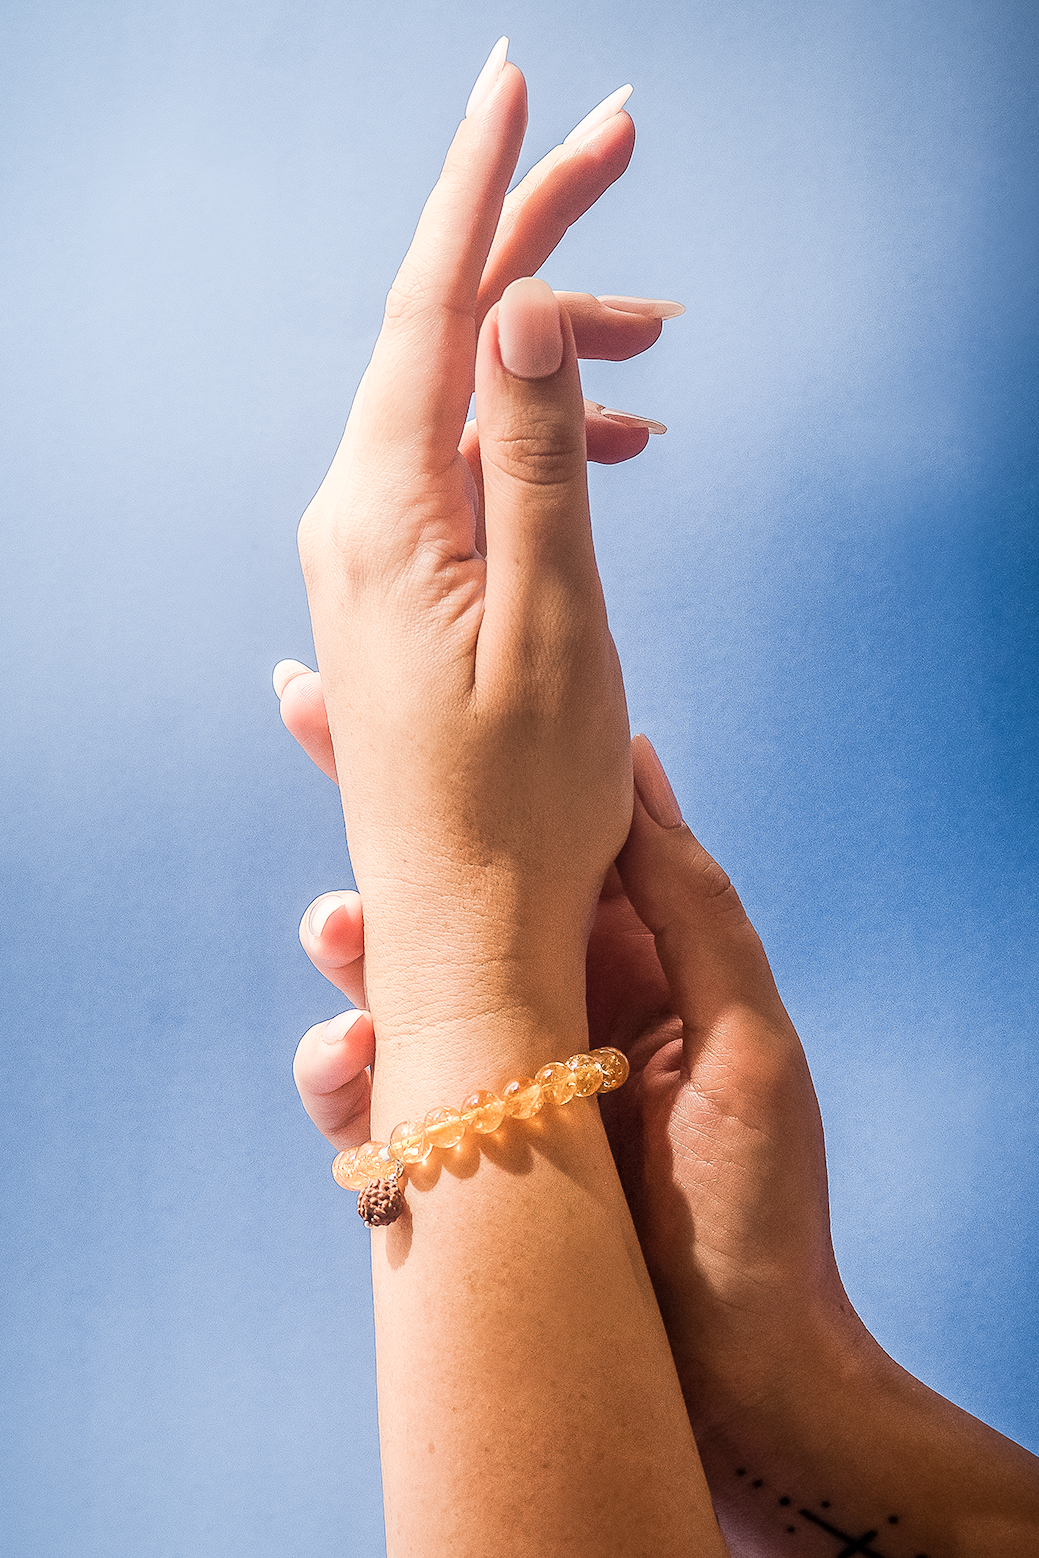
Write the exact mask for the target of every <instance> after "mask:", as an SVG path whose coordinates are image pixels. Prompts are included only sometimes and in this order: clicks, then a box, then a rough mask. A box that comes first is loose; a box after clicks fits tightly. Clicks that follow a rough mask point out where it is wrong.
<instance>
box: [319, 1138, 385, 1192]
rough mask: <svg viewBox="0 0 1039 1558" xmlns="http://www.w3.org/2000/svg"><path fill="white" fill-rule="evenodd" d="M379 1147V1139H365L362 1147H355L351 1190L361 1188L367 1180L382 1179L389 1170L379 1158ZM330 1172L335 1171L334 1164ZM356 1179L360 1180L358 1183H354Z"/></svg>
mask: <svg viewBox="0 0 1039 1558" xmlns="http://www.w3.org/2000/svg"><path fill="white" fill-rule="evenodd" d="M381 1147H382V1142H381V1141H366V1142H365V1144H364V1146H363V1147H358V1148H357V1150H356V1151H355V1153H354V1159H353V1163H352V1164H351V1170H350V1180H351V1183H350V1189H351V1190H363V1189H364V1187H365V1185H367V1184H368V1182H369V1180H372V1179H382V1178H383V1177H384V1176H385V1175H386V1174H387V1173H388V1172H389V1169H388V1168H387V1166H386V1164H385V1163H384V1162H383V1161H382V1160H381V1159H380V1158H379V1149H380V1148H381ZM332 1172H333V1173H335V1165H334V1164H333V1166H332ZM337 1177H338V1176H337ZM358 1179H359V1180H360V1181H361V1183H360V1185H357V1184H355V1183H354V1181H355V1180H358ZM339 1183H340V1184H342V1183H343V1181H342V1180H340V1181H339Z"/></svg>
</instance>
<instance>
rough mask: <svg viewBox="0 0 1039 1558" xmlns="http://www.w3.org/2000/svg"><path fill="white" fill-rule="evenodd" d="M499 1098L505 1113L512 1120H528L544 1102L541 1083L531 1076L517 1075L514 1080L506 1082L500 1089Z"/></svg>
mask: <svg viewBox="0 0 1039 1558" xmlns="http://www.w3.org/2000/svg"><path fill="white" fill-rule="evenodd" d="M501 1098H502V1103H503V1104H504V1105H505V1113H506V1114H507V1115H510V1116H511V1117H512V1119H514V1120H529V1119H530V1117H531V1115H532V1114H537V1112H538V1110H539V1109H540V1108H541V1106H542V1104H543V1103H544V1099H543V1098H542V1096H541V1084H540V1082H535V1081H534V1078H533V1077H517V1078H516V1080H515V1081H514V1082H506V1084H505V1086H504V1087H503V1088H502V1090H501Z"/></svg>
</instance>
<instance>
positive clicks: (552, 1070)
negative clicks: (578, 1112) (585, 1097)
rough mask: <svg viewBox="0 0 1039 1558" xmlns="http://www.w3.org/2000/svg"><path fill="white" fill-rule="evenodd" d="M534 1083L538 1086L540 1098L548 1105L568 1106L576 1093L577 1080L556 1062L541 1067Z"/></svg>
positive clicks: (570, 1072) (560, 1063)
mask: <svg viewBox="0 0 1039 1558" xmlns="http://www.w3.org/2000/svg"><path fill="white" fill-rule="evenodd" d="M534 1081H535V1082H537V1083H539V1084H540V1086H541V1096H542V1098H543V1099H544V1100H545V1102H546V1103H549V1104H557V1105H558V1104H568V1103H569V1102H570V1100H571V1098H573V1096H574V1094H575V1093H576V1091H577V1078H576V1077H575V1076H574V1074H573V1072H572V1071H569V1070H568V1069H567V1067H566V1066H564V1065H563V1064H562V1062H561V1061H558V1060H553V1061H551V1062H550V1063H549V1064H548V1065H547V1066H542V1068H541V1070H540V1071H539V1072H538V1074H537V1076H536V1077H535V1078H534Z"/></svg>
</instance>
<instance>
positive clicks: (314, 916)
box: [307, 893, 346, 941]
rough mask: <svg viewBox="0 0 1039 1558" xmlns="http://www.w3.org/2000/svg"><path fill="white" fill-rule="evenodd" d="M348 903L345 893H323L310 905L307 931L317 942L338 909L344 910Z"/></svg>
mask: <svg viewBox="0 0 1039 1558" xmlns="http://www.w3.org/2000/svg"><path fill="white" fill-rule="evenodd" d="M345 903H346V894H345V893H322V895H321V897H320V898H315V899H314V902H313V903H312V904H311V905H310V910H309V912H308V914H307V931H308V932H309V934H310V935H311V936H313V938H314V940H315V941H319V940H320V939H321V932H322V931H323V930H324V928H325V926H326V925H327V923H328V921H329V920H330V919H331V918H332V915H333V914H334V913H335V912H336V910H337V909H342V908H343V907H344V905H345Z"/></svg>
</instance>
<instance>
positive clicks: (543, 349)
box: [498, 276, 563, 379]
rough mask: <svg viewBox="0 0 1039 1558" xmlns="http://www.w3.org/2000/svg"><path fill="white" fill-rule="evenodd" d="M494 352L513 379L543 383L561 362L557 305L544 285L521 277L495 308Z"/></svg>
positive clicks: (561, 349) (504, 293) (544, 283)
mask: <svg viewBox="0 0 1039 1558" xmlns="http://www.w3.org/2000/svg"><path fill="white" fill-rule="evenodd" d="M498 350H499V351H500V352H501V360H502V362H503V363H504V365H505V367H506V368H507V369H508V371H509V372H510V373H512V374H515V376H516V378H517V379H547V378H548V376H549V375H550V374H552V373H556V372H558V370H559V367H560V365H561V363H562V361H563V328H562V325H561V324H560V321H559V304H558V303H557V302H556V296H555V293H554V292H553V291H552V288H551V287H550V286H549V284H548V282H547V281H540V280H539V279H538V277H536V276H523V277H521V278H520V280H519V281H514V282H513V283H512V284H511V286H508V287H506V288H505V291H504V292H503V293H502V298H501V302H500V303H499V304H498Z"/></svg>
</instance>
